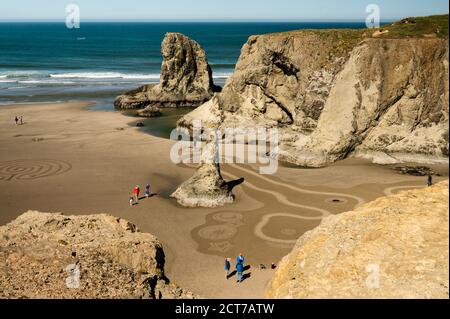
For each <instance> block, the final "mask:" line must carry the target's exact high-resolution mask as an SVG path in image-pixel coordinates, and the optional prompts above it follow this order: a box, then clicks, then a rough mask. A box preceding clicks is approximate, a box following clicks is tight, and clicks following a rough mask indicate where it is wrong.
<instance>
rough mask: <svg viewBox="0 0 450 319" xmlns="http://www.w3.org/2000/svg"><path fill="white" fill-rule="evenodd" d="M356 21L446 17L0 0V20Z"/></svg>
mask: <svg viewBox="0 0 450 319" xmlns="http://www.w3.org/2000/svg"><path fill="white" fill-rule="evenodd" d="M70 3H75V4H77V5H78V6H79V7H80V11H81V19H82V20H175V21H183V20H280V21H288V20H362V21H364V20H365V18H366V15H367V14H366V12H365V8H366V6H367V5H368V4H371V3H374V4H378V5H379V6H380V9H381V18H382V20H392V19H398V18H403V17H408V16H424V15H431V14H438V13H448V7H449V4H448V1H447V0H427V1H422V0H379V1H375V0H367V1H366V0H345V1H344V0H322V1H318V0H315V1H314V0H309V1H306V0H305V1H303V0H72V1H70V0H69V1H65V0H0V20H62V21H63V20H64V19H65V15H66V13H65V7H66V5H68V4H70Z"/></svg>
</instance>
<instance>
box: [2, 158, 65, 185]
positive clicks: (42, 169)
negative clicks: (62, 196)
mask: <svg viewBox="0 0 450 319" xmlns="http://www.w3.org/2000/svg"><path fill="white" fill-rule="evenodd" d="M71 169H72V166H71V165H70V164H69V163H66V162H63V161H58V160H34V159H33V160H31V159H30V160H15V161H8V162H2V163H0V181H13V180H18V181H21V180H35V179H39V178H45V177H50V176H56V175H61V174H63V173H66V172H68V171H69V170H71Z"/></svg>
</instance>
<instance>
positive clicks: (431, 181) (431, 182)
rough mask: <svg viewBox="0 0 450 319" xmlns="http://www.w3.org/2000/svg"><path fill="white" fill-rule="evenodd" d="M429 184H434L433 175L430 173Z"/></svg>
mask: <svg viewBox="0 0 450 319" xmlns="http://www.w3.org/2000/svg"><path fill="white" fill-rule="evenodd" d="M428 186H429V187H430V186H433V175H431V174H430V175H428Z"/></svg>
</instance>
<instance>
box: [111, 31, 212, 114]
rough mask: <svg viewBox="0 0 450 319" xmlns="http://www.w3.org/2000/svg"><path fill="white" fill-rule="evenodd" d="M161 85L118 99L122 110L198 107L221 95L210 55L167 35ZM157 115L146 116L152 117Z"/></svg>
mask: <svg viewBox="0 0 450 319" xmlns="http://www.w3.org/2000/svg"><path fill="white" fill-rule="evenodd" d="M161 53H162V56H163V63H162V66H161V75H160V83H159V84H157V85H146V86H143V87H141V88H139V89H136V90H134V91H131V92H128V93H125V94H124V95H122V96H119V97H117V99H116V101H115V103H114V104H115V106H116V108H118V109H144V108H174V107H197V106H199V105H201V104H203V103H205V102H206V101H208V100H209V99H211V97H212V96H213V94H214V92H218V91H220V87H217V86H215V85H214V83H213V79H212V71H211V67H210V66H209V64H208V61H207V58H206V53H205V51H204V50H203V49H202V47H201V46H200V45H199V44H198V43H197V42H195V41H194V40H191V39H189V38H188V37H187V36H185V35H182V34H180V33H167V34H166V36H165V38H164V40H163V42H162V47H161ZM149 113H152V114H153V112H146V114H149Z"/></svg>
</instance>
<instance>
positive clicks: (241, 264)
mask: <svg viewBox="0 0 450 319" xmlns="http://www.w3.org/2000/svg"><path fill="white" fill-rule="evenodd" d="M244 269H245V257H244V255H243V254H242V253H240V254H239V256H237V258H236V274H237V280H236V282H238V283H241V282H243V281H244ZM230 273H231V258H227V259H225V276H226V279H227V280H228V279H229V278H230Z"/></svg>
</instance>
